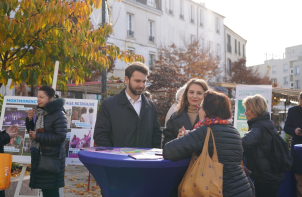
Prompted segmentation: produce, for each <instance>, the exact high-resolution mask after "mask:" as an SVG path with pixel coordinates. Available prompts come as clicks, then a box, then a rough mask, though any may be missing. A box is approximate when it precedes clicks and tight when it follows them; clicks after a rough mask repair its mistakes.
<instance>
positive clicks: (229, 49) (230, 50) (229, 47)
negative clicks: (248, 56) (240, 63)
mask: <svg viewBox="0 0 302 197" xmlns="http://www.w3.org/2000/svg"><path fill="white" fill-rule="evenodd" d="M227 51H228V52H229V53H232V46H231V45H230V44H227Z"/></svg>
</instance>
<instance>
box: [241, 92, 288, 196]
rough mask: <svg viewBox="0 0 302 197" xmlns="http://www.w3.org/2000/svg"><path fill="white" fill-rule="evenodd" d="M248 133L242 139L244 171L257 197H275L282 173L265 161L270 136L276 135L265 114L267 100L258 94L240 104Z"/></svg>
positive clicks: (269, 145)
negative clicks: (245, 170) (243, 110)
mask: <svg viewBox="0 0 302 197" xmlns="http://www.w3.org/2000/svg"><path fill="white" fill-rule="evenodd" d="M242 104H243V106H244V108H245V113H244V114H245V115H246V119H247V123H248V126H249V132H248V133H247V134H246V135H245V136H244V137H243V138H242V145H243V148H244V155H245V157H246V159H247V168H248V169H249V170H251V171H252V174H251V176H252V178H253V179H254V185H255V190H256V196H257V197H262V196H263V197H276V196H277V194H278V189H279V186H280V184H281V183H282V181H283V179H284V173H282V172H275V171H273V170H272V168H271V165H270V163H269V160H268V155H269V154H270V149H271V145H272V135H271V132H277V130H276V129H275V126H274V124H273V122H272V121H271V120H270V115H269V113H268V112H267V111H266V110H267V102H266V100H265V99H264V98H263V97H262V96H261V95H259V94H256V95H254V96H248V97H247V98H245V99H244V100H243V102H242Z"/></svg>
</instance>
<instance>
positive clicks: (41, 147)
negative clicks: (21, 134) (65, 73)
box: [26, 86, 67, 197]
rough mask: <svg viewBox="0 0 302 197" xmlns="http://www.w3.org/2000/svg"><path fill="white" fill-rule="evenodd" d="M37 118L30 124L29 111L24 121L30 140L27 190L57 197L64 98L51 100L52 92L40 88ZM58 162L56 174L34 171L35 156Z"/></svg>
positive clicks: (62, 170)
mask: <svg viewBox="0 0 302 197" xmlns="http://www.w3.org/2000/svg"><path fill="white" fill-rule="evenodd" d="M37 97H38V109H37V111H38V113H37V114H38V115H37V119H36V122H35V123H34V121H33V117H34V111H33V110H30V111H29V112H28V116H27V118H26V129H27V131H28V132H29V136H30V138H31V139H32V147H31V149H30V150H31V172H30V182H29V187H30V188H32V189H42V193H43V196H44V197H59V190H58V189H59V188H61V187H64V173H65V138H66V131H67V118H66V116H65V110H64V108H63V106H64V103H65V100H64V99H54V97H55V91H54V89H52V88H51V87H48V86H43V87H41V88H40V89H39V91H38V96H37ZM40 153H42V155H43V156H49V157H57V158H60V159H61V165H60V173H59V174H54V173H42V172H37V169H38V164H39V156H40Z"/></svg>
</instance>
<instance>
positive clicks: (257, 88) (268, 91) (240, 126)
mask: <svg viewBox="0 0 302 197" xmlns="http://www.w3.org/2000/svg"><path fill="white" fill-rule="evenodd" d="M256 94H260V95H261V96H263V97H264V98H265V99H266V101H267V106H268V109H267V110H268V112H270V113H271V104H272V86H270V85H237V86H236V102H235V114H234V127H235V128H236V129H237V130H238V131H239V133H240V136H241V137H243V136H244V134H245V133H246V132H247V131H248V124H247V119H246V116H245V115H244V112H245V109H244V107H243V105H242V101H243V99H245V98H246V97H248V96H253V95H256Z"/></svg>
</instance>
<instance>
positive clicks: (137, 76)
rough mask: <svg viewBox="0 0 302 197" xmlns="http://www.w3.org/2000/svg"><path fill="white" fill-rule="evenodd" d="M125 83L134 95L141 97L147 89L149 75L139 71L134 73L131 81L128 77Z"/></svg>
mask: <svg viewBox="0 0 302 197" xmlns="http://www.w3.org/2000/svg"><path fill="white" fill-rule="evenodd" d="M125 81H126V84H127V88H128V89H129V90H130V91H131V93H132V94H134V95H141V94H142V93H143V91H144V90H145V88H146V81H147V75H145V74H143V73H141V72H139V71H134V72H133V73H132V76H131V78H130V80H129V78H128V77H127V76H126V77H125Z"/></svg>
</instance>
